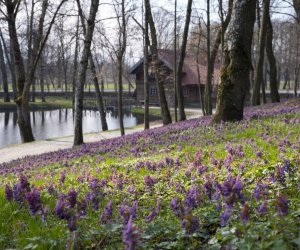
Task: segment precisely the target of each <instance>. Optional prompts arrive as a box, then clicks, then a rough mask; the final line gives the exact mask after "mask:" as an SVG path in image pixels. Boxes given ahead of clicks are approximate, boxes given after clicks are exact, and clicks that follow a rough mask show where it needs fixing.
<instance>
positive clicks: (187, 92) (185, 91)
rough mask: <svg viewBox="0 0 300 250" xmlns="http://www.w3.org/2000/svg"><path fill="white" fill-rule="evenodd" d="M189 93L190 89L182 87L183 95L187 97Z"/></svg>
mask: <svg viewBox="0 0 300 250" xmlns="http://www.w3.org/2000/svg"><path fill="white" fill-rule="evenodd" d="M189 95H190V90H189V89H188V88H184V89H183V96H185V97H188V96H189Z"/></svg>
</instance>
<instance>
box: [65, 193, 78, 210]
mask: <svg viewBox="0 0 300 250" xmlns="http://www.w3.org/2000/svg"><path fill="white" fill-rule="evenodd" d="M77 195H78V194H77V192H76V191H75V190H74V188H72V189H71V190H70V191H69V192H68V193H67V199H68V202H69V205H70V207H72V208H73V207H75V205H76V203H77Z"/></svg>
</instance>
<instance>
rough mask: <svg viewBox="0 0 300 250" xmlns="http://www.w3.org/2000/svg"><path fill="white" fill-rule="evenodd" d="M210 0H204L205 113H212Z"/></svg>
mask: <svg viewBox="0 0 300 250" xmlns="http://www.w3.org/2000/svg"><path fill="white" fill-rule="evenodd" d="M210 1H211V0H206V8H207V9H206V17H207V21H206V28H207V32H206V55H207V56H206V65H207V66H206V68H207V78H206V84H205V90H204V92H205V95H204V105H205V114H206V115H211V114H212V100H211V92H212V77H211V75H212V70H211V68H210V67H211V63H210V62H211V55H210Z"/></svg>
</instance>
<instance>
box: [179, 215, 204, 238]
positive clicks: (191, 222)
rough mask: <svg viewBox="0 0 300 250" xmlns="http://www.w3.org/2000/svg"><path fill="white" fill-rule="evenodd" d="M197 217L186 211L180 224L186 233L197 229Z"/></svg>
mask: <svg viewBox="0 0 300 250" xmlns="http://www.w3.org/2000/svg"><path fill="white" fill-rule="evenodd" d="M199 225H200V223H199V219H198V218H197V217H195V216H193V215H192V214H190V213H188V214H186V215H185V216H184V218H183V220H182V221H181V226H182V227H183V228H184V229H185V231H186V233H187V234H192V233H194V232H196V231H197V230H198V229H199Z"/></svg>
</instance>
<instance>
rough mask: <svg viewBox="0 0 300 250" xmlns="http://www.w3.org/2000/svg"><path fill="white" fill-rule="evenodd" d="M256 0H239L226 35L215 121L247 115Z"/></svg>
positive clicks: (235, 5)
mask: <svg viewBox="0 0 300 250" xmlns="http://www.w3.org/2000/svg"><path fill="white" fill-rule="evenodd" d="M255 6H256V0H244V1H235V3H234V7H233V8H234V9H233V15H232V18H231V20H230V24H229V27H228V31H227V33H226V36H225V40H224V42H225V47H224V58H223V64H222V69H221V84H220V86H219V89H218V97H217V111H216V114H215V116H214V118H213V121H214V122H221V121H237V120H242V119H243V111H244V101H245V95H246V86H247V84H249V81H250V79H249V73H250V69H251V44H252V36H253V27H254V22H255Z"/></svg>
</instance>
